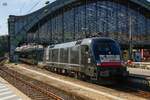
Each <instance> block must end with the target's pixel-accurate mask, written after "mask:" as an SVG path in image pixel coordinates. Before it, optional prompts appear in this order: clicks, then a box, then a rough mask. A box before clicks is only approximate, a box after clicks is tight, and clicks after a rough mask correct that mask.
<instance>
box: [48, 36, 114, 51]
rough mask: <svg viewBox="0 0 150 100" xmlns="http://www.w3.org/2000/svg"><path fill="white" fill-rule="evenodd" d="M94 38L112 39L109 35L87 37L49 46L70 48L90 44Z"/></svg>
mask: <svg viewBox="0 0 150 100" xmlns="http://www.w3.org/2000/svg"><path fill="white" fill-rule="evenodd" d="M94 39H101V40H103V39H109V40H112V39H110V38H107V37H93V38H85V39H82V40H78V41H73V42H67V43H61V44H56V45H53V46H49V48H53V49H58V48H69V47H73V46H77V45H89V44H90V43H91V42H92V40H94Z"/></svg>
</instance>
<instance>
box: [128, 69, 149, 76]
mask: <svg viewBox="0 0 150 100" xmlns="http://www.w3.org/2000/svg"><path fill="white" fill-rule="evenodd" d="M128 71H129V73H130V75H137V76H141V77H145V78H149V79H150V70H149V69H141V68H128Z"/></svg>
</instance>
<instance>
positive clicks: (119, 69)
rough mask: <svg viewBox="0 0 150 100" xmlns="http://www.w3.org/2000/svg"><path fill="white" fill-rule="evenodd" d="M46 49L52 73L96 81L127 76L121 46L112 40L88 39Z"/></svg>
mask: <svg viewBox="0 0 150 100" xmlns="http://www.w3.org/2000/svg"><path fill="white" fill-rule="evenodd" d="M45 50H46V51H45V53H46V54H45V57H46V58H45V61H44V62H45V65H46V66H47V68H48V69H50V70H52V71H56V72H59V73H64V74H73V75H74V76H75V77H77V78H89V79H90V80H96V81H98V80H101V79H107V78H112V77H113V78H117V77H125V76H127V75H128V72H127V68H126V67H125V66H124V64H123V63H122V58H121V50H120V46H119V45H118V43H117V42H116V41H114V40H112V39H109V38H100V37H94V38H87V39H83V40H78V41H74V42H68V43H63V44H56V45H51V46H48V47H47V48H46V49H45Z"/></svg>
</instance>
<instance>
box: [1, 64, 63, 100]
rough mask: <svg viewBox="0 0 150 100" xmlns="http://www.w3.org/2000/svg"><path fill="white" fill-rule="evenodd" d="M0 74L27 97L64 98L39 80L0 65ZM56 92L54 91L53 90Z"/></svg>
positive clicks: (36, 99) (59, 99)
mask: <svg viewBox="0 0 150 100" xmlns="http://www.w3.org/2000/svg"><path fill="white" fill-rule="evenodd" d="M0 76H1V77H3V78H4V79H5V80H7V81H8V82H9V83H10V84H12V85H14V86H15V87H16V88H18V89H19V90H20V91H22V92H23V93H24V94H26V95H27V96H28V97H30V98H31V99H34V100H64V98H62V97H61V96H58V95H56V94H55V93H52V92H51V91H50V90H51V89H50V88H49V87H48V86H46V85H43V83H41V82H37V81H36V80H33V79H30V78H28V77H25V76H23V75H21V74H19V73H17V72H15V71H12V70H10V69H8V68H6V67H2V66H1V67H0ZM55 92H56V91H55Z"/></svg>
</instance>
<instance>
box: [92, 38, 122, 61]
mask: <svg viewBox="0 0 150 100" xmlns="http://www.w3.org/2000/svg"><path fill="white" fill-rule="evenodd" d="M93 51H94V55H95V59H96V60H99V56H101V55H120V48H119V45H118V44H117V43H116V42H114V41H111V40H109V41H108V40H101V41H97V40H95V41H94V43H93Z"/></svg>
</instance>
